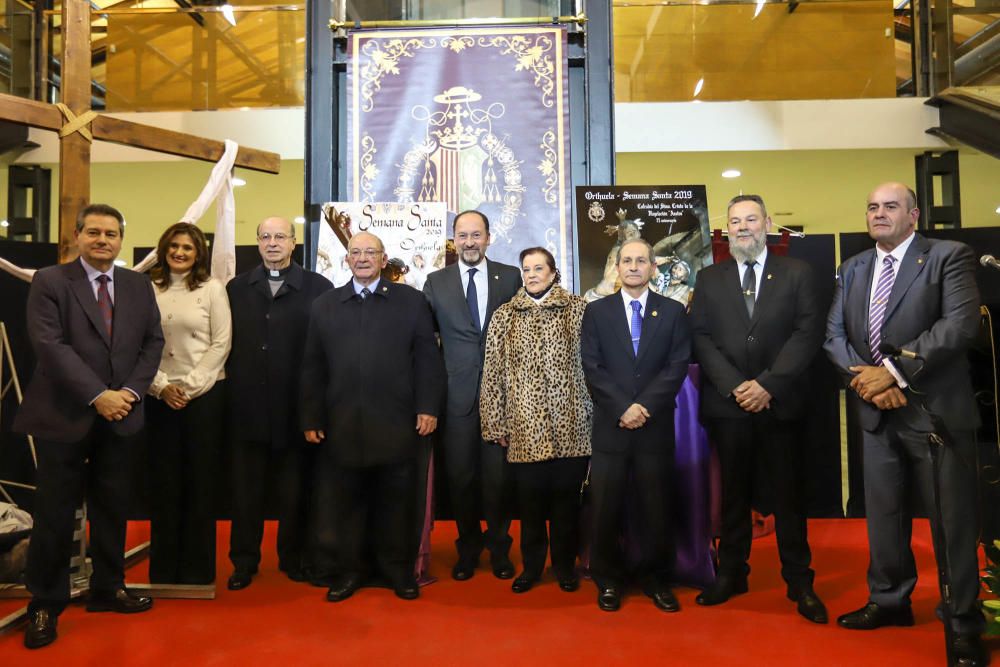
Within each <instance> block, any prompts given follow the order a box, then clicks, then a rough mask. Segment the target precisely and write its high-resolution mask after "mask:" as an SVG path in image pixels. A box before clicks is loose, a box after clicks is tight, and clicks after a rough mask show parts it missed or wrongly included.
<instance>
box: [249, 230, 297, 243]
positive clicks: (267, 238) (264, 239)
mask: <svg viewBox="0 0 1000 667" xmlns="http://www.w3.org/2000/svg"><path fill="white" fill-rule="evenodd" d="M293 238H295V237H294V236H292V235H290V234H282V233H281V232H278V233H277V234H268V233H267V232H264V233H263V234H261V235H260V236H258V237H257V240H258V241H260V242H261V243H270V242H271V240H272V239H274V240H275V241H277V242H278V243H284V242H285V241H287V240H288V239H293Z"/></svg>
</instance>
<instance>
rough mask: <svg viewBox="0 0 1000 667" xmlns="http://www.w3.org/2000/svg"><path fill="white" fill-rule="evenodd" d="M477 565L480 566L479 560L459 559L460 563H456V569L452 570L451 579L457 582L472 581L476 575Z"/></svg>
mask: <svg viewBox="0 0 1000 667" xmlns="http://www.w3.org/2000/svg"><path fill="white" fill-rule="evenodd" d="M477 565H479V559H478V558H475V559H473V558H464V557H459V559H458V562H457V563H455V567H453V568H451V578H452V579H454V580H455V581H467V580H468V579H472V575H474V574H475V573H476V566H477Z"/></svg>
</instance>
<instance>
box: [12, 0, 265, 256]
mask: <svg viewBox="0 0 1000 667" xmlns="http://www.w3.org/2000/svg"><path fill="white" fill-rule="evenodd" d="M62 30H63V33H62V34H63V57H62V87H61V92H62V104H61V105H53V104H46V103H44V102H35V101H33V100H28V99H24V98H21V97H14V96H12V95H3V94H0V120H5V121H9V122H12V123H18V124H20V125H28V126H30V127H36V128H39V129H43V130H54V131H57V132H60V137H59V262H60V263H65V262H70V261H72V260H74V259H75V258H76V243H75V241H74V237H73V233H74V231H75V229H76V214H77V212H79V210H80V209H81V208H83V207H84V206H86V205H87V204H88V203H89V202H90V141H91V137H92V138H93V139H99V140H101V141H110V142H113V143H117V144H124V145H126V146H133V147H135V148H143V149H146V150H151V151H156V152H158V153H169V154H171V155H179V156H181V157H188V158H194V159H196V160H204V161H206V162H218V161H219V160H220V159H221V158H222V154H223V152H224V151H225V144H224V143H223V142H221V141H214V140H211V139H204V138H202V137H196V136H194V135H190V134H184V133H182V132H174V131H173V130H164V129H160V128H157V127H153V126H151V125H142V124H140V123H132V122H130V121H125V120H119V119H117V118H111V117H109V116H101V115H97V114H95V113H94V112H93V111H91V109H90V3H89V2H88V1H87V0H63V3H62ZM236 166H238V167H244V168H246V169H252V170H255V171H263V172H267V173H270V174H277V173H278V170H279V169H280V167H281V156H279V155H278V154H277V153H271V152H268V151H260V150H256V149H253V148H245V147H240V149H239V152H238V153H237V155H236Z"/></svg>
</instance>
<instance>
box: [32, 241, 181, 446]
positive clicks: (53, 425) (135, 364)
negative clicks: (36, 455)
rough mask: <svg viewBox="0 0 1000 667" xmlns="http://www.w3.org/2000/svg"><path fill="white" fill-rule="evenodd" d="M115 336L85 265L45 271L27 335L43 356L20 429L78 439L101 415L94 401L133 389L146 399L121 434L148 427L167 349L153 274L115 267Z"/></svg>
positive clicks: (117, 424) (38, 279)
mask: <svg viewBox="0 0 1000 667" xmlns="http://www.w3.org/2000/svg"><path fill="white" fill-rule="evenodd" d="M113 281H114V293H115V296H114V319H113V321H112V331H113V336H112V337H111V339H109V338H108V334H107V330H106V329H105V327H104V319H103V318H102V317H101V312H100V310H99V309H98V307H97V298H96V297H95V296H94V289H93V286H92V285H91V283H90V281H88V280H87V273H86V272H85V271H84V269H83V266H82V265H81V264H80V260H75V261H73V262H70V263H68V264H61V265H59V266H50V267H47V268H44V269H41V270H40V271H38V272H37V273H36V274H35V276H34V279H33V280H32V282H31V289H30V290H29V291H28V308H27V315H26V319H27V324H28V336H29V338H30V340H31V345H32V347H33V348H34V350H35V355H36V357H37V358H38V365H37V366H36V368H35V373H34V375H33V376H32V378H31V383H30V384H29V385H28V389H27V391H25V393H24V401H23V402H22V403H21V406H20V409H19V410H18V413H17V417H16V418H15V420H14V429H15V430H17V431H19V432H21V433H30V434H31V435H33V436H35V437H36V438H40V439H42V440H53V441H56V442H75V441H77V440H80V439H82V438H83V437H84V436H85V435H86V434H87V432H88V431H90V429H91V427H92V426H93V423H94V420H95V419H100V418H101V417H100V416H99V415H98V414H97V410H96V409H94V408H93V407H92V406H91V405H90V403H91V401H93V400H94V398H96V397H97V396H98V395H99V394H100V393H101V392H102V391H104V390H105V389H122V388H128V389H131V390H132V391H133V392H135V393H136V395H137V396H139V398H140V400H139V401H138V402H137V403H133V404H132V410H131V412H129V414H128V416H126V417H125V418H124V419H122V420H121V421H112V422H110V424H111V428H112V429H113V430H114V432H115V433H117V434H119V435H132V434H134V433H136V432H138V431H139V429H141V428H142V425H143V403H142V397H144V396H145V395H146V390H147V389H149V385H150V383H151V382H152V381H153V377H154V376H155V375H156V369H157V368H158V367H159V365H160V353H161V352H162V351H163V331H162V330H161V329H160V310H159V308H157V306H156V298H155V297H154V295H153V285H152V283H151V282H150V281H149V278H147V277H146V276H144V275H142V274H139V273H136V272H134V271H129V270H128V269H123V268H121V267H115V269H114V277H113Z"/></svg>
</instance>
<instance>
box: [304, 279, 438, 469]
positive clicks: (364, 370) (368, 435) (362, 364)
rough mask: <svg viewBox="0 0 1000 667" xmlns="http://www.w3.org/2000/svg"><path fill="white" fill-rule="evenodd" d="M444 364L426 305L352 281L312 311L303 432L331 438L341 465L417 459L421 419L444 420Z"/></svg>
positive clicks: (403, 293) (418, 298)
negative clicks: (368, 290) (359, 289)
mask: <svg viewBox="0 0 1000 667" xmlns="http://www.w3.org/2000/svg"><path fill="white" fill-rule="evenodd" d="M444 384H445V375H444V364H443V363H442V361H441V352H440V351H439V350H438V346H437V341H436V340H435V338H434V321H433V318H432V317H431V310H430V307H429V306H428V305H427V300H426V299H425V298H424V297H423V295H422V294H421V293H420V292H418V291H417V290H415V289H413V288H412V287H409V286H407V285H400V284H397V283H390V282H388V281H387V280H385V279H384V278H383V279H382V280H381V281H379V284H378V287H377V288H376V289H375V291H374V292H373V293H372V295H371V296H370V297H368V298H367V299H365V300H362V299H361V297H360V296H358V295H357V294H355V293H354V283H353V281H351V282H348V283H347V284H345V285H343V286H342V287H338V288H336V289H334V290H331V291H329V292H326V293H324V294H323V295H321V296H320V297H318V298H317V299H316V300H315V301H314V302H313V305H312V312H311V314H310V317H309V331H308V334H307V336H306V349H305V355H304V357H303V363H302V390H301V394H302V429H303V430H314V429H318V430H322V431H325V433H326V440H325V442H324V445H323V446H324V450H325V452H326V453H327V454H328V455H329V456H331V457H332V458H333V460H334V461H335V462H337V463H339V464H340V465H345V466H353V467H360V466H374V465H382V464H389V463H398V462H401V461H404V460H407V459H410V458H412V457H415V456H416V455H417V449H418V448H417V444H418V443H417V431H416V423H417V415H418V414H429V415H435V416H437V415H438V414H439V412H440V408H441V401H442V398H443V395H444Z"/></svg>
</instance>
